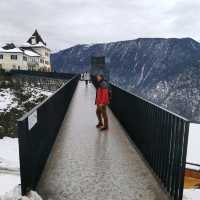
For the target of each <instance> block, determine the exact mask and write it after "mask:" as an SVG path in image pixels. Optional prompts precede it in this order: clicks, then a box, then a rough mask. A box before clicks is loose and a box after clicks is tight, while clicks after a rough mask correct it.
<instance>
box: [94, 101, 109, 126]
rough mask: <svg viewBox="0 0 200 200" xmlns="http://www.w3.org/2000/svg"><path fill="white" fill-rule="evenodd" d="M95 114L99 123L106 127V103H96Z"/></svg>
mask: <svg viewBox="0 0 200 200" xmlns="http://www.w3.org/2000/svg"><path fill="white" fill-rule="evenodd" d="M96 114H97V118H98V121H99V123H100V124H102V125H103V126H104V127H105V128H108V116H107V108H106V105H97V110H96Z"/></svg>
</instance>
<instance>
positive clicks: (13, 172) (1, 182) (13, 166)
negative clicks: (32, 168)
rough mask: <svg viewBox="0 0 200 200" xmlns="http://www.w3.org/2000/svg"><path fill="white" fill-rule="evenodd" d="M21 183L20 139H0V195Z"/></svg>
mask: <svg viewBox="0 0 200 200" xmlns="http://www.w3.org/2000/svg"><path fill="white" fill-rule="evenodd" d="M18 184H20V176H19V150H18V139H17V138H8V137H5V138H3V139H0V196H1V195H3V194H5V193H6V192H8V191H10V190H12V189H13V188H14V187H15V186H16V185H18Z"/></svg>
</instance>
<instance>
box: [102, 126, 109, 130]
mask: <svg viewBox="0 0 200 200" xmlns="http://www.w3.org/2000/svg"><path fill="white" fill-rule="evenodd" d="M100 130H101V131H106V130H108V126H102V127H101V129H100Z"/></svg>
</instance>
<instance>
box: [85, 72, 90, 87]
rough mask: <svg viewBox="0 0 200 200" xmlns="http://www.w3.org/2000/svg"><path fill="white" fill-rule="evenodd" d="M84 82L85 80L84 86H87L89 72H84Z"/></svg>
mask: <svg viewBox="0 0 200 200" xmlns="http://www.w3.org/2000/svg"><path fill="white" fill-rule="evenodd" d="M84 80H85V84H86V86H87V85H88V83H89V81H90V74H89V72H85V73H84Z"/></svg>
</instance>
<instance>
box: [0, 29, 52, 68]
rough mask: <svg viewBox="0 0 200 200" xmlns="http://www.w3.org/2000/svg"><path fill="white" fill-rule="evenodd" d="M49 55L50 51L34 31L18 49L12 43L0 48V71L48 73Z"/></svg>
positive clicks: (49, 66) (49, 65)
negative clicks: (16, 70) (14, 70)
mask: <svg viewBox="0 0 200 200" xmlns="http://www.w3.org/2000/svg"><path fill="white" fill-rule="evenodd" d="M50 54H51V50H50V49H49V48H47V46H46V43H45V42H44V41H43V39H42V38H41V36H40V35H39V33H38V32H37V30H36V31H35V32H34V33H33V35H32V36H31V37H30V38H29V39H28V41H27V42H26V43H24V44H23V45H21V46H19V47H16V46H15V45H14V44H12V43H11V44H7V45H5V46H3V47H0V69H4V70H6V71H10V70H12V69H18V70H34V71H48V72H49V71H52V69H51V64H50Z"/></svg>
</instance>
